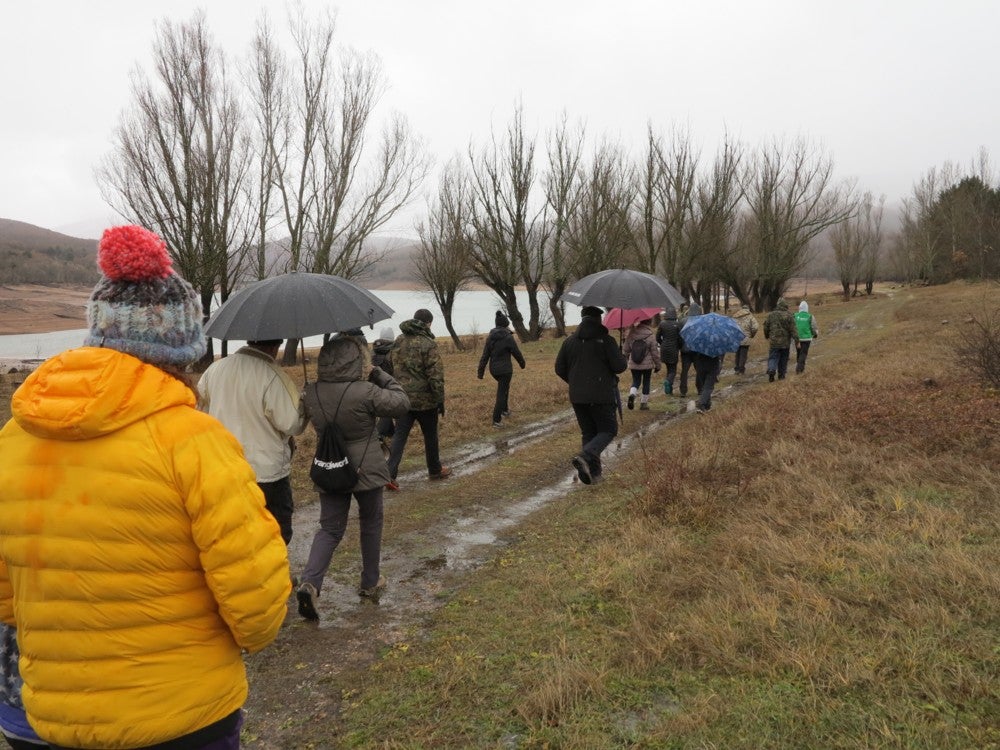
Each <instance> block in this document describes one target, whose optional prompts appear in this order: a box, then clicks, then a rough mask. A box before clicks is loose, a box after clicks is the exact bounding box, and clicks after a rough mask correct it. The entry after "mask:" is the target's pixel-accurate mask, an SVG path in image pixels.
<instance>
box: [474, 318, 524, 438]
mask: <svg viewBox="0 0 1000 750" xmlns="http://www.w3.org/2000/svg"><path fill="white" fill-rule="evenodd" d="M494 323H495V326H494V328H493V330H492V331H490V335H489V336H487V337H486V343H485V344H484V345H483V355H482V356H481V357H480V358H479V368H478V371H477V373H476V376H477V377H478V378H479V379H480V380H482V379H483V375H485V373H486V366H487V365H489V368H490V375H491V376H492V377H493V379H494V380H496V381H497V397H496V401H495V402H494V404H493V426H494V427H501V426H502V423H501V421H500V420H502V419H503V418H504V417H509V416H510V405H509V403H508V400H509V398H510V381H511V378H512V377H513V376H514V365H513V364H511V358H512V357H513V358H514V359H515V360H517V364H518V365H520V367H521V369H522V370H523V369H524V355H523V354H521V350H520V348H518V346H517V341H516V340H515V339H514V334H512V333H511V332H510V329H509V328H508V327H507V326H509V325H510V321H509V320H508V319H507V316H506V315H504V314H503V312H502V311H500V310H497V314H496V317H495V318H494Z"/></svg>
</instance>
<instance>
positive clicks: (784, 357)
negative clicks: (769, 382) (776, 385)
mask: <svg viewBox="0 0 1000 750" xmlns="http://www.w3.org/2000/svg"><path fill="white" fill-rule="evenodd" d="M787 372H788V347H787V346H784V347H780V348H775V347H773V346H772V347H771V351H769V352H768V353H767V374H768V375H774V374H775V373H778V380H783V379H784V377H785V374H786V373H787Z"/></svg>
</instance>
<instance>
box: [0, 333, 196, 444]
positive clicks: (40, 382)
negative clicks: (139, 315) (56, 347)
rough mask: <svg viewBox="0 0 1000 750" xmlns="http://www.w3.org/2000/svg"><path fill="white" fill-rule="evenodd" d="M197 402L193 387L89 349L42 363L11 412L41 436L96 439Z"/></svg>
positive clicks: (138, 362) (119, 356)
mask: <svg viewBox="0 0 1000 750" xmlns="http://www.w3.org/2000/svg"><path fill="white" fill-rule="evenodd" d="M195 401H196V399H195V395H194V392H193V391H192V390H191V389H190V388H189V387H188V386H187V385H185V384H184V383H182V382H181V381H180V380H178V379H177V378H175V377H173V376H172V375H169V374H167V373H166V372H164V371H163V370H161V369H160V368H158V367H155V366H154V365H150V364H146V363H145V362H143V361H142V360H139V359H136V358H135V357H133V356H131V355H130V354H124V353H122V352H118V351H115V350H114V349H102V348H98V347H89V346H88V347H82V348H79V349H70V350H69V351H66V352H63V353H62V354H59V355H57V356H55V357H53V358H52V359H49V360H47V361H46V362H44V363H42V365H41V366H40V367H38V369H36V370H35V371H34V372H33V373H31V375H29V376H28V378H27V379H26V380H25V381H24V383H23V384H22V385H21V387H20V388H18V389H17V391H16V392H15V393H14V396H13V398H12V399H11V413H12V415H13V418H14V420H15V421H16V422H17V423H18V425H20V427H21V429H23V430H24V431H25V432H27V433H29V434H31V435H34V436H35V437H40V438H45V439H47V440H90V439H92V438H96V437H100V436H102V435H107V434H110V433H112V432H117V431H118V430H120V429H122V428H123V427H126V426H128V425H130V424H133V423H134V422H138V421H140V420H142V419H145V418H146V417H148V416H149V415H150V414H154V413H155V412H158V411H162V410H163V409H168V408H170V407H174V406H191V407H193V406H194V405H195Z"/></svg>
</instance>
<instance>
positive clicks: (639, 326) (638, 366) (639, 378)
mask: <svg viewBox="0 0 1000 750" xmlns="http://www.w3.org/2000/svg"><path fill="white" fill-rule="evenodd" d="M652 322H653V321H652V319H651V318H647V319H646V320H640V321H639V322H637V323H636V324H635V325H633V326H632V327H631V328H630V329H629V332H628V335H627V336H626V337H625V343H624V345H623V348H624V351H625V357H626V358H627V360H628V369H629V371H630V372H631V373H632V387H631V388H629V392H628V408H629V409H634V408H635V397H636V396H639V409H640V411H648V410H649V383H650V380H651V379H652V376H653V375H652V374H653V373H654V372H659V371H660V348H659V347H658V346H657V345H656V336H655V335H654V334H653V329H652V327H651V326H652ZM640 389H641V390H642V392H641V394H640Z"/></svg>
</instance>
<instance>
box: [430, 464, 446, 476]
mask: <svg viewBox="0 0 1000 750" xmlns="http://www.w3.org/2000/svg"><path fill="white" fill-rule="evenodd" d="M450 476H451V469H449V468H448V467H447V466H442V467H441V471H439V472H438V473H437V474H431V475H430V478H431V479H445V478H447V477H450Z"/></svg>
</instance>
